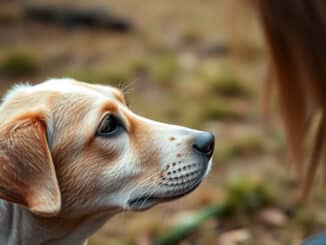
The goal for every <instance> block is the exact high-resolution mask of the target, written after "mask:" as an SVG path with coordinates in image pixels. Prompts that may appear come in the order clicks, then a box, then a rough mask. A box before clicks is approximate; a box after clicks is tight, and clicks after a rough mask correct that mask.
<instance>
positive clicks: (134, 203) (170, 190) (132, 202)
mask: <svg viewBox="0 0 326 245" xmlns="http://www.w3.org/2000/svg"><path fill="white" fill-rule="evenodd" d="M204 161H205V162H197V163H195V164H194V163H192V164H186V165H185V166H192V168H189V169H187V168H186V169H187V170H185V172H184V173H181V174H180V175H179V178H178V177H177V176H176V175H177V172H178V171H176V169H178V168H180V167H175V168H176V169H171V168H170V169H169V172H170V174H169V173H166V174H167V175H166V178H165V181H161V182H160V183H159V185H158V187H157V188H158V189H157V191H155V192H149V193H141V194H139V195H137V196H135V197H133V198H131V199H129V200H128V202H127V204H128V209H129V210H134V211H142V210H146V209H148V208H151V207H153V206H154V205H156V204H159V203H162V202H168V201H172V200H175V199H178V198H180V197H183V196H185V195H187V194H189V193H190V192H192V191H194V190H195V189H196V188H197V187H198V186H199V185H200V183H201V182H202V180H203V179H204V178H205V177H206V175H207V174H208V172H209V170H210V167H211V162H212V161H211V159H208V160H206V159H205V160H204ZM173 170H174V171H173ZM190 173H192V175H190ZM173 174H175V175H173ZM175 177H177V180H176V178H175ZM182 177H183V178H185V179H184V180H186V179H187V180H188V181H186V182H183V184H182V185H181V184H180V183H179V181H180V178H182ZM181 181H182V180H181ZM154 188H155V187H154Z"/></svg>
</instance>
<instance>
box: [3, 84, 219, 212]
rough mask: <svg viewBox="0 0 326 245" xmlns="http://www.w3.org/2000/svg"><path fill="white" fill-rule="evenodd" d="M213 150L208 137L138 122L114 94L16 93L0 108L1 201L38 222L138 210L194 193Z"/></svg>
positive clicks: (70, 88) (45, 87) (87, 89)
mask: <svg viewBox="0 0 326 245" xmlns="http://www.w3.org/2000/svg"><path fill="white" fill-rule="evenodd" d="M151 103H155V101H153V102H151ZM157 107H158V108H159V105H157ZM213 149H214V136H213V135H212V134H211V133H208V132H202V131H196V130H191V129H188V128H184V127H180V126H174V125H169V124H164V123H159V122H155V121H151V120H149V119H146V118H143V117H140V116H138V115H136V114H134V113H133V112H132V111H130V109H128V107H127V105H126V102H125V99H124V97H123V94H122V93H121V92H120V91H119V90H118V89H115V88H113V87H108V86H101V85H90V84H86V83H81V82H76V81H74V80H71V79H60V80H49V81H47V82H44V83H41V84H39V85H35V86H30V85H20V86H18V87H15V88H14V89H12V90H11V91H10V92H9V93H8V94H7V96H5V98H4V101H3V103H2V105H1V108H0V198H3V199H6V200H8V201H11V202H15V203H19V204H21V205H24V206H26V207H27V208H29V209H30V210H31V211H32V212H34V213H36V214H39V215H44V216H54V215H58V214H59V213H65V214H70V215H78V214H80V213H84V214H86V213H92V212H97V211H105V210H110V209H120V208H121V209H130V210H142V209H146V208H149V207H151V206H153V205H155V204H157V203H160V202H163V201H168V200H172V199H175V198H178V197H181V196H183V195H185V194H187V193H189V192H191V191H192V190H194V189H195V188H196V187H197V186H198V185H199V184H200V182H201V181H202V180H203V178H204V177H205V175H206V174H207V172H208V171H209V168H210V165H211V156H212V153H213Z"/></svg>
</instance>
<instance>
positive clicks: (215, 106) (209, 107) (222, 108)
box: [201, 98, 246, 121]
mask: <svg viewBox="0 0 326 245" xmlns="http://www.w3.org/2000/svg"><path fill="white" fill-rule="evenodd" d="M201 106H202V111H201V116H202V118H203V119H204V120H232V121H241V120H243V119H245V116H246V115H245V114H244V113H242V112H241V111H239V110H236V109H234V108H232V106H231V105H230V104H229V103H227V102H226V101H221V100H216V99H215V100H213V99H209V98H208V99H207V100H205V101H204V103H203V105H201Z"/></svg>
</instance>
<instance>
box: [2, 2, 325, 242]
mask: <svg viewBox="0 0 326 245" xmlns="http://www.w3.org/2000/svg"><path fill="white" fill-rule="evenodd" d="M53 77H73V78H76V79H79V80H81V81H86V82H89V83H102V84H108V85H113V86H118V87H121V88H125V87H126V86H127V87H128V92H127V98H128V100H129V103H130V107H131V109H132V110H133V111H135V112H136V113H138V114H140V115H143V116H146V117H150V118H152V119H155V120H160V121H164V122H169V123H175V124H181V125H184V126H188V127H194V128H198V129H203V130H210V131H212V132H214V133H215V135H216V139H217V142H216V149H215V155H214V165H213V169H212V171H211V173H210V175H209V176H208V177H207V179H206V180H205V181H204V183H203V184H202V185H201V186H200V187H199V188H198V189H197V190H196V191H195V192H193V193H192V194H190V195H188V196H187V197H185V198H182V199H181V200H177V201H174V202H171V203H167V204H161V205H159V206H157V207H154V208H152V209H151V210H148V211H146V212H144V213H131V212H124V213H123V214H120V215H117V216H115V217H114V218H112V219H111V220H110V221H109V222H108V223H107V224H106V225H105V226H104V227H103V228H102V229H101V230H100V231H99V232H97V234H95V235H94V236H93V237H92V238H91V240H90V243H89V244H90V245H104V244H137V245H150V244H182V245H188V244H216V245H240V244H241V245H249V244H253V245H256V244H257V245H261V244H264V245H278V244H281V245H284V244H289V245H290V244H291V245H292V244H298V243H299V242H300V241H301V240H302V239H303V238H306V237H307V236H309V235H311V234H314V233H316V232H318V231H321V230H322V228H323V227H325V225H326V205H325V204H326V200H325V195H322V194H323V192H322V190H321V188H320V185H319V184H318V183H316V184H315V185H314V188H313V190H312V193H311V195H310V198H309V200H308V201H307V202H306V203H304V205H302V204H300V203H299V202H298V201H297V200H298V199H297V197H298V194H299V190H300V188H299V184H300V182H299V180H298V179H297V177H296V175H295V174H294V173H292V172H294V171H292V169H291V167H288V166H286V163H285V162H286V161H285V157H284V155H285V151H286V147H285V140H284V136H283V133H282V127H281V123H280V118H279V115H278V110H277V104H275V103H272V108H271V113H270V117H269V119H268V120H267V121H266V122H265V123H262V120H261V113H260V112H261V111H262V109H263V108H262V106H261V101H262V94H261V89H262V86H263V81H264V79H266V78H267V53H266V48H265V46H264V42H263V38H262V35H261V30H260V26H259V23H258V20H257V16H256V13H255V12H254V11H253V9H252V7H251V5H250V2H249V1H247V0H242V1H237V0H178V1H175V0H156V1H152V0H142V1H134V0H111V1H105V0H94V1H87V0H78V1H68V0H55V1H54V0H51V1H50V0H48V1H47V0H43V1H24V2H22V1H18V0H8V1H6V0H1V7H0V93H1V94H3V93H4V92H5V91H6V90H7V89H8V88H10V86H12V84H14V83H17V82H25V81H28V82H30V83H38V82H41V81H43V80H46V79H48V78H53ZM273 96H274V95H272V97H273Z"/></svg>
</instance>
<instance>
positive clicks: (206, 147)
mask: <svg viewBox="0 0 326 245" xmlns="http://www.w3.org/2000/svg"><path fill="white" fill-rule="evenodd" d="M214 143H215V137H214V135H213V134H212V133H210V132H200V133H197V134H196V135H195V136H194V140H193V143H192V148H193V149H194V150H195V151H196V152H197V153H200V154H201V155H205V156H208V157H211V156H212V154H213V151H214Z"/></svg>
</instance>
